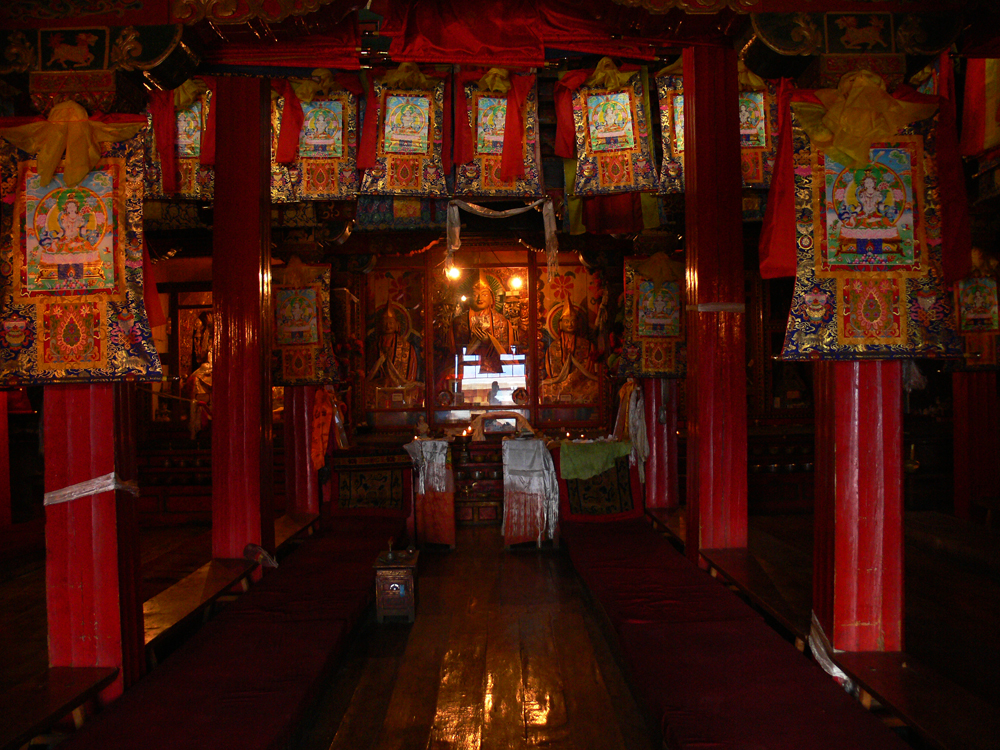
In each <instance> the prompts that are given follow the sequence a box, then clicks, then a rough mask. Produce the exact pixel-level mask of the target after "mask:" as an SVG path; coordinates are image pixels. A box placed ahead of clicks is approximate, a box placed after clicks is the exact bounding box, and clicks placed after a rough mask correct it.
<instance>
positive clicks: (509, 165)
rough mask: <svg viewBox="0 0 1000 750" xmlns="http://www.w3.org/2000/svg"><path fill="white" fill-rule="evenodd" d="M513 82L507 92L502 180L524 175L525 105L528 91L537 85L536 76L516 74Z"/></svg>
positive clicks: (501, 166) (501, 160)
mask: <svg viewBox="0 0 1000 750" xmlns="http://www.w3.org/2000/svg"><path fill="white" fill-rule="evenodd" d="M513 84H514V85H513V86H511V88H510V91H508V92H507V118H506V121H505V124H504V131H503V154H502V155H501V157H500V179H502V180H513V179H516V178H520V177H524V107H525V105H526V103H527V101H528V92H529V91H531V87H532V86H534V85H535V76H533V75H528V76H514V80H513Z"/></svg>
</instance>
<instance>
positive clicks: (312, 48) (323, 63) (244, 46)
mask: <svg viewBox="0 0 1000 750" xmlns="http://www.w3.org/2000/svg"><path fill="white" fill-rule="evenodd" d="M356 21H357V15H356V14H353V13H352V14H350V15H349V16H348V17H347V18H346V19H345V20H344V21H342V22H341V23H340V24H339V25H338V26H336V27H334V28H333V29H332V31H331V32H330V33H326V34H317V35H315V36H312V35H310V36H299V37H297V38H296V39H294V40H293V41H287V42H274V43H270V44H265V45H261V44H251V43H240V42H228V43H226V44H222V45H219V46H218V47H215V48H213V49H210V50H208V51H207V52H206V55H205V62H207V63H209V64H212V65H261V66H267V67H295V68H331V69H334V70H359V69H360V68H361V53H360V49H361V35H360V33H359V31H358V26H357V22H356Z"/></svg>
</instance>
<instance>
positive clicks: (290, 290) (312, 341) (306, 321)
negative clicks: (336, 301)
mask: <svg viewBox="0 0 1000 750" xmlns="http://www.w3.org/2000/svg"><path fill="white" fill-rule="evenodd" d="M271 295H272V298H273V300H274V340H273V348H272V380H273V383H274V385H310V384H320V383H332V382H334V381H336V380H337V379H338V371H337V363H336V360H335V358H334V356H333V336H332V333H331V330H330V267H329V266H325V265H304V264H301V263H294V262H293V263H289V264H288V266H285V267H283V268H280V269H275V270H274V271H273V272H272V284H271Z"/></svg>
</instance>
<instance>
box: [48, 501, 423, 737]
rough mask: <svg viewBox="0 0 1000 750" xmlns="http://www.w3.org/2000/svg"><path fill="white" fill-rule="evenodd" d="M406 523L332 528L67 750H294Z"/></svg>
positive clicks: (381, 520)
mask: <svg viewBox="0 0 1000 750" xmlns="http://www.w3.org/2000/svg"><path fill="white" fill-rule="evenodd" d="M341 520H343V523H338V522H339V521H341ZM404 524H405V518H385V517H368V518H345V519H335V523H334V529H333V530H332V531H328V532H326V533H322V534H317V535H314V536H313V538H311V539H310V540H309V542H308V543H306V544H303V545H301V546H300V548H299V549H297V550H295V551H293V552H291V553H289V554H288V556H287V557H286V558H285V559H283V560H282V562H281V564H280V565H279V567H278V568H277V569H274V570H272V571H269V572H268V573H267V574H266V575H265V576H264V578H263V579H262V580H261V581H260V582H258V583H257V584H255V585H254V586H253V587H252V588H251V589H250V590H249V591H248V592H247V593H245V594H243V595H242V596H241V597H240V598H239V599H238V600H237V601H236V602H234V603H232V604H230V605H229V606H227V607H226V608H225V609H223V610H222V611H221V612H220V613H219V614H217V615H216V616H215V617H214V618H213V619H212V620H210V621H209V622H208V623H206V624H205V625H204V626H203V627H202V628H201V629H200V630H199V631H198V632H197V633H196V634H195V635H194V636H193V637H192V638H191V639H190V640H189V641H187V642H186V643H185V644H184V645H183V646H181V647H180V648H179V649H178V650H177V651H175V652H174V653H173V654H171V655H170V656H169V657H168V658H167V659H165V660H164V661H163V663H162V664H161V665H160V666H158V667H157V668H156V669H154V670H152V671H151V672H150V673H149V674H148V675H147V676H145V677H144V678H143V679H141V680H140V681H139V682H138V683H137V684H135V685H134V686H132V687H131V688H130V689H128V690H127V691H126V692H125V694H124V695H122V696H121V697H120V698H119V699H118V700H116V701H115V702H114V703H112V704H111V705H109V706H108V707H107V708H106V709H105V710H104V711H103V712H102V713H100V714H99V715H98V716H97V717H95V718H94V719H93V720H92V721H89V722H88V723H86V724H85V725H84V726H83V727H82V728H81V730H80V731H79V732H77V733H76V734H75V735H73V736H72V737H71V738H70V739H69V740H68V741H67V742H66V743H64V744H63V745H61V746H60V747H62V748H64V750H98V749H100V750H115V749H119V748H120V749H123V750H124V749H127V748H135V749H136V750H139V749H140V748H141V750H184V749H185V748H192V749H193V748H240V750H272V749H276V748H281V747H285V746H287V744H288V742H289V741H290V740H291V739H292V738H293V737H294V732H295V730H296V727H297V725H298V724H299V723H300V721H301V719H302V718H303V715H304V713H305V712H306V710H307V709H308V708H309V706H310V705H311V704H312V703H313V702H314V701H315V699H316V697H317V695H318V691H319V690H320V688H321V686H322V682H323V679H324V678H325V677H326V676H327V675H328V674H329V673H330V671H331V670H332V669H333V668H334V666H335V664H336V662H337V660H338V659H339V657H340V656H341V654H342V652H343V649H344V646H345V644H346V640H347V637H348V635H349V633H350V631H351V629H352V628H353V627H354V625H355V624H356V623H357V622H358V620H359V618H360V617H361V616H362V614H363V612H364V611H365V609H366V607H368V606H369V605H370V603H371V600H372V598H373V594H374V569H373V567H372V564H373V562H374V560H375V557H376V556H377V554H378V552H379V551H380V550H382V549H384V547H385V544H386V541H387V540H388V539H389V538H396V539H400V538H402V537H403V534H404V533H405V529H404Z"/></svg>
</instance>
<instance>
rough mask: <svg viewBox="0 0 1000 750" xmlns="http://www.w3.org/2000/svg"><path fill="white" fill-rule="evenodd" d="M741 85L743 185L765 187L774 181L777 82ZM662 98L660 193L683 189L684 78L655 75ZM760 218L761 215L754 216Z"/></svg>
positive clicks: (757, 187) (678, 191)
mask: <svg viewBox="0 0 1000 750" xmlns="http://www.w3.org/2000/svg"><path fill="white" fill-rule="evenodd" d="M760 85H761V86H762V88H741V90H740V99H739V118H740V168H741V171H742V173H743V187H745V188H755V189H763V190H766V189H767V188H768V187H769V186H770V184H771V174H772V172H773V171H774V159H775V155H776V150H777V149H776V146H777V143H776V141H777V137H776V136H777V132H778V124H777V123H778V98H777V95H776V90H775V86H774V84H772V83H770V82H763V83H762V84H760ZM656 88H657V94H658V95H659V101H660V138H661V145H662V149H663V163H662V165H661V167H660V181H659V192H660V193H682V192H684V81H683V78H682V77H681V76H677V75H660V76H657V78H656ZM754 218H759V217H754Z"/></svg>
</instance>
